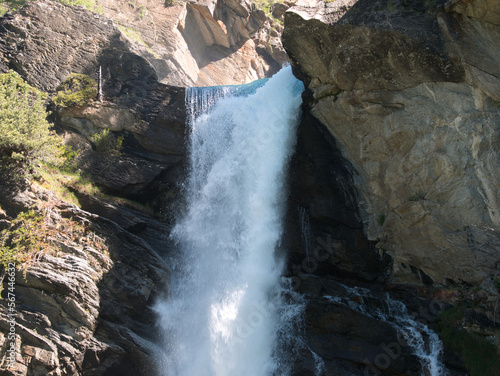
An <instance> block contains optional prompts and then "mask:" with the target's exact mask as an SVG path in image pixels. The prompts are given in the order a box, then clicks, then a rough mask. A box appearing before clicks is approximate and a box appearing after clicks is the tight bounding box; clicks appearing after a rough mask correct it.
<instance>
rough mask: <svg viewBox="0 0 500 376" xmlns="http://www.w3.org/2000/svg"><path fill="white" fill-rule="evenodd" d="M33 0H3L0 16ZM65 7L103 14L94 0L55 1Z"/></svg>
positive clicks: (0, 6) (0, 3)
mask: <svg viewBox="0 0 500 376" xmlns="http://www.w3.org/2000/svg"><path fill="white" fill-rule="evenodd" d="M30 1H33V0H3V1H0V16H3V15H4V14H5V13H7V12H10V11H13V10H17V9H19V8H21V7H23V6H24V5H26V4H27V3H29V2H30ZM57 1H59V2H60V3H62V4H65V5H79V6H84V7H85V8H87V9H88V10H90V11H92V12H96V13H103V10H102V7H101V6H100V5H97V1H96V0H57Z"/></svg>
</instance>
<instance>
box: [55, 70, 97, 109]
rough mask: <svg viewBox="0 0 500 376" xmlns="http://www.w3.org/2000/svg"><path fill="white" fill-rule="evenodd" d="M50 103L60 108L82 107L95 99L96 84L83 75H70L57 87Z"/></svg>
mask: <svg viewBox="0 0 500 376" xmlns="http://www.w3.org/2000/svg"><path fill="white" fill-rule="evenodd" d="M56 90H57V95H56V96H55V97H54V98H52V102H54V104H55V105H57V106H60V107H72V106H84V105H86V104H89V103H90V102H91V101H92V100H94V99H95V98H96V97H97V82H95V80H94V79H92V78H90V77H89V76H87V75H85V74H79V73H72V74H70V75H69V76H68V77H66V79H65V80H64V81H63V82H62V83H61V84H60V85H59V86H58V87H57V89H56Z"/></svg>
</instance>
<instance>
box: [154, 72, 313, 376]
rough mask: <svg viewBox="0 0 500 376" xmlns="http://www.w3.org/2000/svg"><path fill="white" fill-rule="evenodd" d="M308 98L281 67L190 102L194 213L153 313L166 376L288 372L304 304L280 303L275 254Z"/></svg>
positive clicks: (178, 237) (199, 93)
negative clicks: (293, 332) (288, 351)
mask: <svg viewBox="0 0 500 376" xmlns="http://www.w3.org/2000/svg"><path fill="white" fill-rule="evenodd" d="M303 90H304V87H303V84H302V83H301V82H300V81H298V80H297V79H295V77H293V75H292V72H291V68H290V67H285V68H283V69H282V70H281V71H280V72H278V73H277V74H276V75H275V76H273V77H272V78H271V79H269V80H266V81H259V82H257V83H255V84H252V85H245V86H240V87H218V88H203V89H202V88H195V89H191V90H188V92H187V94H186V104H187V105H188V107H189V108H190V112H189V114H188V116H189V117H190V119H191V120H190V121H191V124H190V125H191V137H190V142H191V144H190V158H191V161H190V164H191V166H190V173H189V179H188V187H187V190H186V200H187V203H188V205H187V206H188V207H187V212H186V213H185V215H184V216H183V217H182V218H179V220H178V221H177V224H176V226H175V228H174V230H173V233H172V237H173V239H174V240H175V242H176V244H177V250H178V257H177V258H176V259H175V260H171V263H172V265H173V276H172V284H171V287H170V291H171V292H170V296H169V297H168V299H166V300H165V301H162V302H160V303H158V304H157V306H156V311H157V313H158V315H159V317H160V327H161V330H162V336H163V338H164V356H162V359H161V360H160V363H161V364H160V368H161V369H162V375H168V376H236V375H238V376H267V375H287V373H288V370H289V364H287V362H286V359H283V357H284V355H283V354H284V352H285V351H284V350H283V346H286V345H287V342H289V341H291V340H292V339H291V338H290V337H289V335H290V334H287V333H289V332H290V329H291V328H292V327H293V325H294V324H293V323H294V322H295V321H297V317H298V316H299V315H300V314H301V309H302V308H301V307H302V305H301V303H300V297H296V300H294V299H291V298H290V296H292V295H293V293H287V294H286V295H287V296H288V298H287V299H285V298H284V295H285V294H284V292H285V290H287V287H286V283H283V282H282V280H281V274H282V270H283V260H281V259H280V258H279V257H278V256H277V255H276V252H275V250H276V247H277V245H278V244H279V241H280V237H281V234H282V220H283V214H284V206H285V196H286V195H285V193H286V187H285V182H284V177H285V169H286V165H287V160H288V159H289V157H290V155H291V153H292V150H293V146H294V142H295V141H294V140H295V132H296V126H297V122H298V117H299V112H300V105H301V93H302V91H303ZM285 300H286V301H285Z"/></svg>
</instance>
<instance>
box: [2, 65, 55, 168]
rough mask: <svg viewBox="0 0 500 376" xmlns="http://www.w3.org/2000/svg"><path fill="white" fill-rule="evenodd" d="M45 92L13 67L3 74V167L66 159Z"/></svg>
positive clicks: (50, 162) (26, 165)
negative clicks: (54, 129)
mask: <svg viewBox="0 0 500 376" xmlns="http://www.w3.org/2000/svg"><path fill="white" fill-rule="evenodd" d="M44 99H45V93H42V92H41V91H39V90H37V89H35V88H34V87H31V86H30V85H28V84H27V83H26V82H24V81H23V79H22V78H21V77H19V75H18V74H17V73H15V72H13V71H10V72H9V73H4V74H0V158H2V160H3V161H4V163H3V167H11V166H13V165H16V166H19V167H28V168H29V169H32V168H33V167H34V165H35V162H37V161H41V162H45V163H49V164H55V165H58V164H60V163H62V162H63V157H62V155H63V153H64V148H63V147H62V141H61V139H60V138H59V137H58V136H57V135H56V134H55V132H54V131H53V130H51V124H50V123H49V122H48V121H47V115H48V113H47V111H46V109H45V101H44Z"/></svg>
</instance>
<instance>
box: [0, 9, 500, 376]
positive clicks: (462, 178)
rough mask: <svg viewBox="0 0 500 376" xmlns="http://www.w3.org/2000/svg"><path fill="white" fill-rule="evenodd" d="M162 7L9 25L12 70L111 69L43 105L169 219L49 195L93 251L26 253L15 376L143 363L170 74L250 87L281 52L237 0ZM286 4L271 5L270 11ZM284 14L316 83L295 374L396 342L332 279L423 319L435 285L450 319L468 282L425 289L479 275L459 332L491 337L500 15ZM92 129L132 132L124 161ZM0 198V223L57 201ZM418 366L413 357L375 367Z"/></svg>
mask: <svg viewBox="0 0 500 376" xmlns="http://www.w3.org/2000/svg"><path fill="white" fill-rule="evenodd" d="M143 5H144V6H143ZM167 5H168V6H165V4H164V3H163V2H156V1H150V2H148V3H141V2H140V1H137V2H129V3H127V4H125V3H124V2H118V1H111V0H106V1H103V2H102V7H103V11H104V13H105V14H104V15H103V14H96V13H91V12H88V11H87V10H85V9H83V8H81V7H73V6H65V5H62V4H59V3H56V2H52V1H40V2H33V3H30V4H28V5H27V6H25V7H24V8H23V9H21V10H20V11H19V12H15V13H12V14H8V15H6V16H5V17H3V18H2V19H0V72H6V71H8V70H9V69H13V70H15V71H17V72H18V73H19V74H20V75H21V76H22V77H23V78H25V79H26V80H27V81H28V82H29V83H30V84H31V85H34V86H36V87H38V88H39V89H42V90H44V91H46V92H48V93H49V94H53V93H54V90H55V88H56V87H57V85H58V84H59V83H60V82H61V81H62V80H63V79H64V78H65V77H66V76H67V75H68V74H70V73H72V72H79V73H85V74H88V75H90V76H93V75H94V74H95V72H96V71H97V69H98V67H99V66H101V67H102V69H103V79H104V87H103V90H104V96H105V99H106V100H105V101H104V102H103V103H98V102H94V103H92V104H90V105H88V106H84V107H71V108H65V109H60V108H59V109H55V108H54V109H53V110H54V111H53V115H52V116H53V121H54V122H55V124H56V127H57V128H58V131H59V132H60V134H61V135H63V136H64V137H65V140H66V143H67V144H69V145H72V146H74V147H75V149H76V150H78V151H79V156H78V159H77V162H78V164H79V166H80V168H82V169H83V170H85V171H86V172H88V173H89V174H90V176H91V177H92V179H93V180H94V181H95V182H96V183H98V184H99V186H100V187H101V189H103V190H104V191H106V192H108V193H109V194H117V195H121V196H125V197H127V198H129V199H133V200H136V201H139V202H141V203H147V204H150V205H152V206H153V207H155V208H157V210H158V212H159V214H161V216H162V219H163V221H162V222H160V221H157V220H154V219H153V218H151V217H149V216H147V215H144V214H141V213H138V212H136V211H133V210H130V209H127V208H124V207H121V206H118V205H113V204H110V203H108V202H103V201H102V200H99V199H96V198H93V197H90V196H88V195H84V194H81V195H80V196H79V199H80V205H81V209H83V210H81V209H78V208H76V207H72V206H68V205H67V204H65V203H62V202H60V201H57V200H55V199H54V200H52V202H53V205H52V208H53V209H52V210H53V211H52V212H51V215H52V216H53V218H52V219H51V221H53V222H56V219H58V218H60V217H62V218H66V217H67V218H70V219H71V220H73V221H75V222H78V223H79V224H85V223H87V224H88V223H90V224H92V226H91V227H90V230H89V231H90V232H91V233H93V234H94V236H93V239H94V240H95V239H97V242H96V243H95V244H94V243H89V244H87V245H88V247H87V248H85V247H82V246H81V245H82V244H83V243H84V242H85V239H80V240H81V242H80V243H82V244H80V243H78V242H79V241H80V240H78V241H74V240H71V239H67V238H64V239H59V241H58V250H57V251H55V253H53V254H48V255H43V257H42V256H41V257H40V259H39V260H37V262H35V263H33V264H30V265H28V267H27V270H26V277H25V276H24V275H23V273H22V272H19V273H18V276H17V279H18V280H19V281H22V282H21V284H20V287H19V296H20V299H21V300H23V301H24V302H25V304H22V305H20V309H21V319H20V320H21V321H20V325H21V326H22V332H20V335H19V338H18V341H17V342H16V344H17V346H18V352H19V354H21V355H22V356H21V357H20V358H19V361H18V363H17V368H16V371H15V372H16V373H14V374H19V375H25V374H54V375H56V374H64V373H65V372H66V373H70V374H87V375H99V374H110V375H113V374H116V375H126V374H131V375H132V374H133V375H151V374H152V373H154V372H155V370H154V367H150V365H151V364H153V363H154V357H155V353H154V352H155V344H154V343H155V340H156V338H155V336H154V333H153V334H152V333H151V330H150V329H149V328H151V327H153V325H154V316H153V314H152V312H151V310H150V306H151V304H152V302H153V301H154V300H155V297H156V296H157V294H158V293H159V289H161V288H162V287H163V286H165V285H168V278H169V270H168V265H165V263H164V262H163V261H162V255H164V254H165V253H166V252H169V246H168V243H167V244H166V245H165V241H166V236H165V234H168V233H169V231H170V225H171V223H172V219H173V217H174V216H175V214H176V212H177V211H178V210H180V208H181V207H182V205H183V203H182V199H181V194H180V189H181V187H180V182H181V179H180V177H181V176H182V174H183V171H184V168H185V166H184V165H185V161H184V159H185V147H184V145H185V139H184V138H185V131H186V129H185V105H184V88H182V87H177V86H171V85H179V86H185V85H193V84H196V85H213V84H236V83H244V82H249V81H252V80H255V79H257V78H262V77H265V76H268V75H270V74H272V73H273V72H274V71H276V70H277V69H279V67H280V65H281V63H282V62H283V61H285V60H287V59H288V57H287V56H286V55H285V54H284V52H283V50H282V49H281V47H280V46H281V40H280V33H281V29H280V27H278V25H279V23H278V24H276V23H275V22H274V21H272V20H270V19H269V17H267V16H266V14H264V13H263V12H262V11H260V10H258V9H256V7H255V5H253V4H251V3H249V2H246V1H241V2H234V1H218V2H210V1H206V2H205V1H203V2H196V3H194V2H193V3H186V4H180V3H179V4H167ZM290 5H292V4H288V5H286V6H284V7H282V8H281V9H275V10H276V11H277V18H278V19H280V17H283V12H284V10H285V9H286V8H287V7H288V6H290ZM278 8H279V7H278ZM141 14H142V16H141ZM108 16H109V17H111V18H112V19H111V18H109V17H108ZM284 17H285V29H284V35H283V45H284V47H285V49H286V51H287V52H288V55H289V57H290V60H291V61H292V64H293V67H294V71H295V74H296V75H297V77H299V78H300V79H302V80H303V81H304V83H305V84H306V86H307V88H308V90H307V92H306V93H305V95H304V97H303V98H304V101H305V104H304V118H303V121H302V123H301V124H300V126H299V130H298V141H297V148H296V153H295V155H294V156H293V158H292V160H291V162H290V169H291V173H290V176H289V183H290V199H289V208H288V213H287V223H286V233H287V236H286V237H284V246H285V248H287V250H288V251H290V262H289V264H290V270H289V271H288V276H290V277H291V278H292V280H293V281H294V282H295V285H296V286H295V287H296V289H297V290H298V291H300V292H301V293H303V294H305V295H306V297H307V299H308V304H307V308H306V314H305V327H306V340H307V344H308V346H309V349H302V350H301V353H300V354H301V356H300V357H299V358H298V359H297V364H296V368H295V371H294V372H295V374H296V375H301V376H304V375H313V374H316V372H317V366H318V362H317V359H318V358H316V357H317V356H319V358H320V359H322V361H323V364H324V367H325V369H324V372H325V373H326V374H332V373H333V372H337V373H338V374H339V375H342V376H351V375H352V374H356V375H357V374H363V373H364V372H366V370H367V369H370V370H371V369H372V368H367V367H369V366H370V364H372V363H373V362H374V361H375V359H376V358H377V356H378V355H379V354H384V351H385V349H384V345H385V344H387V343H391V341H397V338H398V337H397V336H398V333H397V330H396V329H395V328H394V327H393V326H391V325H390V324H388V323H387V322H383V321H381V320H376V319H374V318H373V317H369V316H367V315H364V314H361V313H359V312H354V311H353V310H352V309H350V308H348V307H347V306H345V305H342V304H340V303H339V302H334V301H332V300H331V299H330V300H329V299H327V298H326V296H330V297H332V296H335V297H340V298H341V299H346V300H349V301H350V302H351V303H352V304H353V303H359V302H360V300H362V299H361V298H360V297H359V295H356V294H353V293H352V292H349V289H348V288H346V287H345V286H344V285H343V283H344V282H345V283H348V284H351V285H363V286H365V287H367V288H370V289H372V290H373V291H374V292H375V293H376V294H377V293H378V295H377V296H379V297H380V296H382V295H383V294H382V293H383V292H385V290H390V291H391V293H393V294H394V295H396V296H397V297H398V298H400V299H401V300H404V301H405V302H407V304H408V306H409V307H410V308H412V309H413V310H414V311H420V310H421V309H422V308H425V309H427V308H428V307H429V306H430V301H431V300H432V298H434V297H435V296H438V294H441V295H439V297H440V298H443V301H444V302H445V303H446V305H443V306H442V307H441V306H440V309H441V310H442V308H443V307H445V306H446V307H448V306H449V305H451V304H454V303H456V302H457V301H458V300H459V299H458V298H457V296H458V295H459V294H461V292H460V293H459V292H457V291H456V290H447V289H446V288H445V289H444V292H443V293H440V292H439V291H437V292H434V291H433V290H431V289H430V288H429V289H426V288H424V286H427V287H429V286H435V287H443V286H448V287H449V286H455V287H456V286H471V285H481V288H482V290H481V291H480V292H476V291H473V292H470V293H469V292H466V293H464V296H466V297H467V299H469V298H470V301H472V302H478V301H479V302H486V303H487V304H486V303H485V306H486V307H487V310H489V311H488V312H486V313H485V312H484V311H481V310H478V309H476V307H473V308H467V309H468V311H466V312H468V313H467V314H468V315H469V316H468V318H467V320H468V321H467V322H466V323H465V324H463V326H464V327H465V326H466V325H468V326H469V327H480V328H481V330H482V331H483V329H484V331H483V332H482V334H484V336H490V337H495V336H497V332H496V331H495V330H496V329H495V327H496V325H498V320H497V318H496V316H495V314H494V313H495V312H496V311H494V310H493V308H492V307H494V306H495V304H496V302H497V301H498V290H497V287H496V283H497V282H496V277H497V274H498V268H497V262H498V261H497V260H498V252H499V251H500V238H499V233H498V231H499V220H500V219H499V214H498V213H499V212H498V210H499V209H500V208H499V207H498V206H499V205H500V202H499V197H498V189H499V188H500V187H499V185H500V182H499V178H498V177H499V176H500V171H499V168H500V167H499V166H500V164H499V163H498V162H499V151H498V150H499V149H498V145H499V142H500V133H499V127H500V109H499V107H498V103H497V101H500V81H499V79H500V71H499V70H498V69H499V68H498V64H497V62H498V60H499V57H500V42H499V41H500V26H499V25H500V22H499V11H498V5H497V4H495V3H494V2H492V1H487V0H484V1H479V0H477V1H460V0H458V1H449V2H447V3H446V4H445V3H444V1H436V2H430V1H423V0H401V1H398V0H393V1H388V0H376V1H368V0H359V1H354V0H336V1H329V2H323V1H320V0H317V1H316V0H299V1H298V2H297V3H296V4H295V5H294V6H293V7H292V8H291V9H290V10H289V11H288V12H287V13H286V14H285V16H284ZM273 22H274V23H273ZM272 28H275V30H272ZM134 32H135V33H134ZM102 129H110V130H111V131H112V132H113V133H114V134H115V135H116V136H123V137H124V143H123V148H122V151H121V153H119V154H115V155H104V154H102V153H99V152H98V151H96V150H95V148H94V147H93V146H92V143H91V142H90V141H89V138H90V136H91V135H93V134H95V133H97V132H98V131H100V130H102ZM0 188H1V191H2V194H1V195H0V197H2V201H1V202H0V206H1V208H3V209H4V210H5V212H0V224H3V225H5V223H11V221H12V220H13V218H14V217H15V216H16V214H17V213H18V212H19V211H21V210H26V209H27V208H28V207H29V205H32V204H36V203H38V204H40V205H42V203H43V202H45V201H50V200H49V198H48V197H47V196H46V193H43V192H32V191H30V189H28V190H26V191H24V192H11V191H9V187H8V186H6V187H3V186H2V187H0ZM89 212H90V213H92V214H90V213H89ZM157 214H158V213H157ZM51 231H52V230H51ZM89 236H91V235H89ZM99 239H101V240H102V241H101V240H99ZM101 243H103V244H105V247H103V248H102V254H103V255H101V256H99V257H98V256H97V255H96V252H94V250H95V249H96V248H99V247H101V246H100V245H99V244H101ZM318 246H319V247H320V248H318ZM99 249H100V250H101V248H99ZM318 249H321V252H322V253H315V252H317V250H318ZM325 250H327V253H328V257H327V258H326V259H325V258H324V257H323V256H324V255H325V253H324V251H325ZM138 256H139V257H138ZM314 258H316V259H314ZM311 262H312V263H311ZM75 270H78V271H75ZM83 275H85V276H90V278H87V277H82V276H83ZM335 279H337V280H335ZM339 280H341V282H342V283H339ZM399 283H403V284H406V286H401V285H397V284H399ZM408 285H410V287H408ZM118 286H119V287H118ZM415 286H416V287H415ZM433 294H434V295H433ZM417 295H425V296H424V297H423V298H419V297H417ZM375 300H376V299H375ZM30 302H31V303H30ZM33 302H40V304H34V303H33ZM372 304H374V305H375V306H376V305H377V304H381V303H380V302H379V303H372ZM443 304H444V303H443ZM82 307H83V308H82ZM3 308H4V306H2V309H3ZM490 308H491V309H490ZM438 311H439V310H438ZM438 311H435V312H434V313H433V318H434V319H435V318H436V314H435V313H436V312H438ZM2 312H3V311H2ZM439 312H440V311H439ZM3 317H4V316H3ZM424 318H425V319H426V320H429V318H428V316H424ZM5 322H6V319H4V320H3V321H1V320H0V325H3V326H2V328H5V327H6V326H5ZM2 323H3V324H2ZM460 325H462V322H460ZM35 329H36V330H35ZM1 346H4V347H5V346H6V342H5V340H3V341H2V338H0V347H1ZM346 349H348V350H346ZM311 351H314V354H315V355H313V352H311ZM127 354H132V356H128V355H127ZM445 355H446V362H447V364H448V365H450V366H452V367H451V368H453V370H452V371H450V374H452V375H464V374H465V373H466V371H465V369H464V364H463V361H462V360H461V358H460V356H458V355H457V354H456V353H454V352H453V351H448V352H447V353H446V354H445ZM420 370H421V368H420V367H419V360H418V359H417V358H416V356H415V354H413V353H412V352H411V349H410V348H409V347H404V348H403V349H402V353H401V356H399V357H397V358H396V359H394V360H393V361H392V362H391V364H390V366H388V367H385V368H384V367H381V368H380V367H379V368H376V371H377V372H379V374H383V375H395V374H397V375H418V374H419V372H420ZM2 371H3V370H2ZM5 372H7V371H5ZM7 374H10V373H7Z"/></svg>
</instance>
